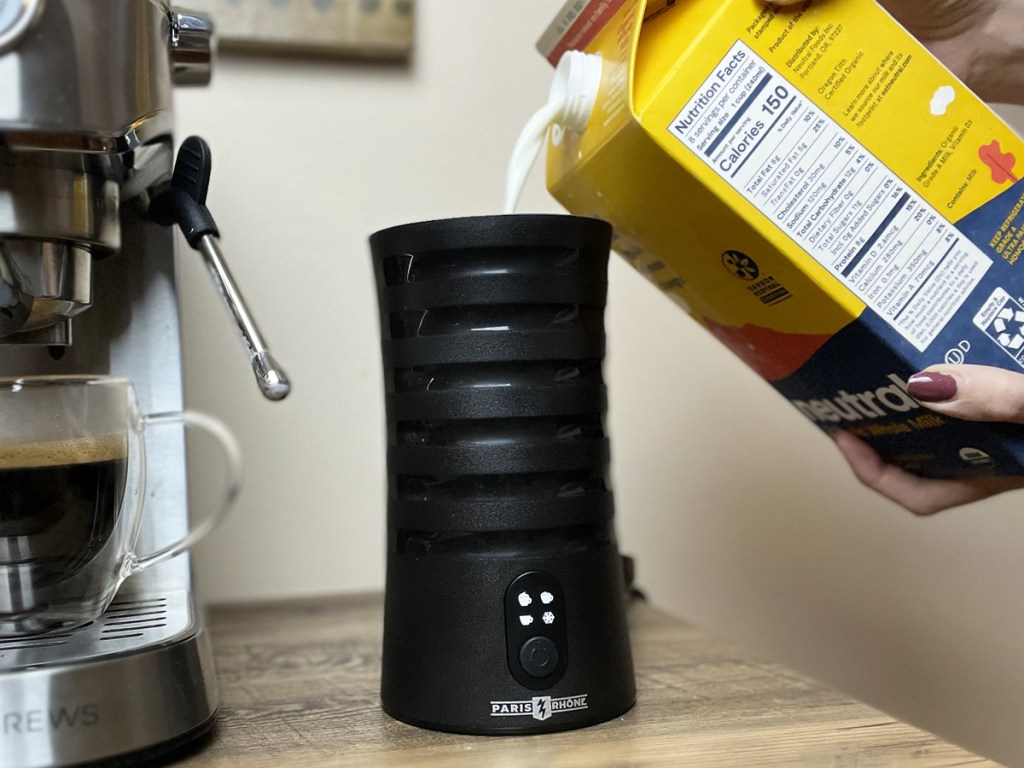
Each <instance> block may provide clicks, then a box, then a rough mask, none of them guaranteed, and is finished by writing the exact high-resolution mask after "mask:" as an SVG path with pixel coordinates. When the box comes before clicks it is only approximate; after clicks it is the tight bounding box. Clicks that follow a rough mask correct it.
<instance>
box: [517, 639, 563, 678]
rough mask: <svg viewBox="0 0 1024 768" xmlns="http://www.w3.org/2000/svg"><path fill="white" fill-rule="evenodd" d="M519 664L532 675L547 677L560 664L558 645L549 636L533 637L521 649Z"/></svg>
mask: <svg viewBox="0 0 1024 768" xmlns="http://www.w3.org/2000/svg"><path fill="white" fill-rule="evenodd" d="M519 664H520V665H521V666H522V668H523V671H524V672H525V673H526V674H528V675H529V676H530V677H547V676H548V675H550V674H551V673H552V672H554V670H555V667H557V666H558V646H556V645H555V644H554V642H553V641H552V640H551V639H549V638H547V637H531V638H530V639H529V640H527V641H526V642H525V643H523V647H522V648H520V649H519Z"/></svg>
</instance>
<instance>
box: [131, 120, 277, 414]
mask: <svg viewBox="0 0 1024 768" xmlns="http://www.w3.org/2000/svg"><path fill="white" fill-rule="evenodd" d="M211 164H212V163H211V158H210V147H209V146H208V145H207V143H206V142H205V141H203V140H202V139H201V138H199V137H198V136H190V137H188V138H187V139H185V141H183V142H182V144H181V148H180V149H179V150H178V158H177V160H176V161H175V163H174V173H173V174H172V176H171V186H170V187H169V188H168V189H167V190H165V191H163V192H161V193H160V194H159V195H157V196H156V197H155V198H154V199H153V201H152V203H151V204H150V206H149V213H150V215H151V216H152V217H153V220H154V221H156V222H157V223H158V224H163V225H164V226H170V225H171V224H177V225H178V226H179V227H180V228H181V232H182V234H183V235H184V236H185V239H186V240H187V241H188V244H189V245H190V246H192V248H194V249H195V250H197V251H199V253H201V254H202V256H203V260H204V261H205V262H206V266H207V268H208V269H209V271H210V275H211V277H213V281H214V283H216V285H217V288H218V290H219V291H220V295H221V296H222V297H223V299H224V302H225V303H226V304H227V305H228V309H229V310H231V314H232V315H233V316H234V318H235V322H236V323H237V324H238V330H239V331H240V332H241V334H242V341H243V342H244V343H245V346H246V348H247V349H248V351H249V360H250V362H251V363H252V370H253V373H255V374H256V381H257V383H258V384H259V385H260V390H261V391H262V392H263V395H264V396H265V397H266V398H267V399H269V400H282V399H284V397H285V396H286V395H287V394H288V392H289V391H290V390H291V384H289V383H288V378H287V377H286V376H285V374H284V371H283V370H281V367H280V366H279V365H278V364H277V361H276V360H275V359H274V358H273V357H272V356H271V354H270V351H269V350H268V349H267V345H266V344H265V343H264V341H263V337H262V336H261V335H260V332H259V329H258V328H257V327H256V323H255V321H254V320H253V319H252V315H251V314H250V313H249V309H248V308H247V307H246V305H245V300H244V299H243V298H242V294H241V293H239V291H238V286H236V285H235V281H234V279H233V278H232V277H231V272H230V271H229V270H228V265H227V263H226V262H225V261H224V256H223V254H221V251H220V246H219V245H218V241H217V238H218V237H220V232H218V230H217V224H216V223H215V222H214V220H213V216H212V215H211V214H210V211H209V209H208V208H207V207H206V192H207V190H208V189H209V186H210V168H211Z"/></svg>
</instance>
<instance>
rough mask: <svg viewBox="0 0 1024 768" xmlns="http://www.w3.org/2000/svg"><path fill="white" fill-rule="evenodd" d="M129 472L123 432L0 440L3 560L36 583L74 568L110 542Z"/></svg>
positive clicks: (0, 544) (0, 554) (0, 547)
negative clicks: (29, 573)
mask: <svg viewBox="0 0 1024 768" xmlns="http://www.w3.org/2000/svg"><path fill="white" fill-rule="evenodd" d="M127 471H128V450H127V441H126V438H125V436H124V435H123V434H119V435H102V436H96V435H90V436H86V437H71V438H64V439H60V440H42V441H39V440H37V441H32V442H0V562H3V563H4V564H5V565H18V566H25V567H29V568H30V569H31V571H32V580H33V582H35V583H37V584H38V583H39V582H40V580H43V581H46V582H50V581H55V580H59V579H60V578H62V577H67V576H70V575H72V574H73V573H75V572H76V571H77V570H78V569H79V568H81V567H82V566H83V565H85V564H86V563H88V562H90V561H91V560H92V559H93V558H94V557H95V556H96V555H97V554H98V553H99V552H100V551H101V550H102V549H103V547H104V545H105V544H106V542H107V541H108V540H109V538H110V535H111V532H112V531H113V530H114V527H115V525H116V523H117V519H118V515H119V514H120V509H121V501H122V498H123V495H124V488H125V478H126V475H127ZM23 573H24V572H23ZM25 575H27V574H25Z"/></svg>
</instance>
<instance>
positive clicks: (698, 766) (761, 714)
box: [179, 595, 997, 768]
mask: <svg viewBox="0 0 1024 768" xmlns="http://www.w3.org/2000/svg"><path fill="white" fill-rule="evenodd" d="M382 615H383V611H382V599H381V596H380V595H346V596H339V597H332V598H323V599H315V600H314V599H311V600H291V601H287V602H279V603H262V604H258V605H233V606H221V607H214V608H211V610H210V613H209V620H210V628H211V631H212V637H213V647H214V655H215V657H216V660H217V671H218V677H219V679H220V690H221V711H220V716H219V723H218V726H217V729H216V731H215V733H214V735H213V737H212V739H211V741H210V742H209V743H208V744H207V745H206V746H205V748H204V749H203V750H202V751H200V752H198V753H197V754H194V755H192V756H191V757H188V758H186V759H185V760H183V761H181V762H180V763H179V765H181V766H190V767H191V768H208V767H214V766H216V767H218V768H219V767H222V766H239V767H241V766H245V768H264V767H267V768H269V766H274V768H288V766H300V767H301V768H321V767H325V766H378V765H379V766H428V767H430V768H442V767H443V768H464V767H468V766H487V768H520V767H521V768H539V767H542V766H543V767H545V768H546V767H549V766H552V767H555V768H576V767H577V766H579V767H582V766H587V767H588V768H589V767H590V766H609V767H611V766H615V767H616V768H618V767H620V766H687V768H704V767H705V766H716V767H717V766H756V767H758V768H760V767H762V766H803V765H808V766H830V767H832V766H882V765H885V766H888V765H911V766H922V768H923V767H926V766H927V767H928V768H932V767H935V768H937V767H938V766H953V765H967V764H969V765H971V766H993V765H997V764H996V763H993V762H991V761H989V760H985V759H983V758H980V757H978V756H976V755H972V754H970V753H968V752H965V751H964V750H962V749H960V748H958V747H955V746H953V745H951V744H948V743H946V742H944V741H942V740H941V739H939V738H937V737H936V736H934V735H932V734H930V733H926V732H924V731H921V730H918V729H916V728H913V727H911V726H909V725H906V724H904V723H901V722H898V721H895V720H893V719H892V718H891V717H889V716H887V715H884V714H882V713H880V712H878V711H877V710H874V709H872V708H871V707H868V706H866V705H864V704H862V703H860V702H857V701H854V700H852V699H850V698H848V697H846V696H844V695H842V694H840V693H837V692H835V691H833V690H831V689H829V688H826V687H825V686H822V685H820V684H818V683H816V682H814V681H812V680H809V679H807V678H805V677H802V676H800V675H798V674H795V673H794V672H791V671H789V670H788V669H785V668H783V667H781V666H779V665H777V664H771V663H767V662H764V661H760V660H757V659H753V658H751V657H750V656H749V655H747V654H746V653H744V652H742V651H740V650H737V649H736V648H734V647H732V646H730V645H728V644H726V643H723V642H721V641H720V640H718V639H716V638H713V637H711V636H709V635H708V634H706V633H704V632H702V631H700V630H697V629H694V628H692V627H689V626H687V625H686V624H684V623H682V622H680V621H677V620H675V619H673V618H671V617H669V616H666V615H665V614H663V613H661V612H659V611H657V610H655V609H653V608H651V607H650V606H648V605H646V604H644V603H642V602H638V603H636V604H634V605H633V606H631V607H630V626H631V633H632V634H631V637H632V643H633V654H634V662H635V666H636V676H637V687H638V699H637V704H636V706H635V707H634V708H633V709H632V710H631V711H630V712H628V713H627V714H626V715H624V716H623V717H620V718H618V719H616V720H613V721H611V722H608V723H605V724H603V725H599V726H594V727H591V728H584V729H581V730H576V731H567V732H563V733H557V734H548V735H543V736H509V737H479V736H476V737H474V736H458V735H453V734H446V733H437V732H432V731H426V730H421V729H419V728H414V727H412V726H409V725H405V724H403V723H400V722H398V721H396V720H393V719H391V718H390V717H388V716H387V715H385V714H384V713H383V712H382V711H381V709H380V705H379V700H378V685H379V670H380V637H381V622H382Z"/></svg>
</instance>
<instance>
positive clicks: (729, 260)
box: [722, 251, 761, 280]
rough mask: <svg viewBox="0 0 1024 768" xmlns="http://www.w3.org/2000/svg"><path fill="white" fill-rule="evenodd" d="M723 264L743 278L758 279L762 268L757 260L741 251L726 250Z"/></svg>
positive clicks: (723, 255)
mask: <svg viewBox="0 0 1024 768" xmlns="http://www.w3.org/2000/svg"><path fill="white" fill-rule="evenodd" d="M722 266H724V267H725V268H726V269H728V270H729V271H730V272H732V273H733V274H734V275H736V277H738V278H740V279H741V280H757V278H758V276H759V275H760V274H761V270H760V269H758V267H757V262H755V261H754V260H753V259H752V258H750V257H749V256H747V254H745V253H743V252H741V251H726V252H725V253H723V254H722Z"/></svg>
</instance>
